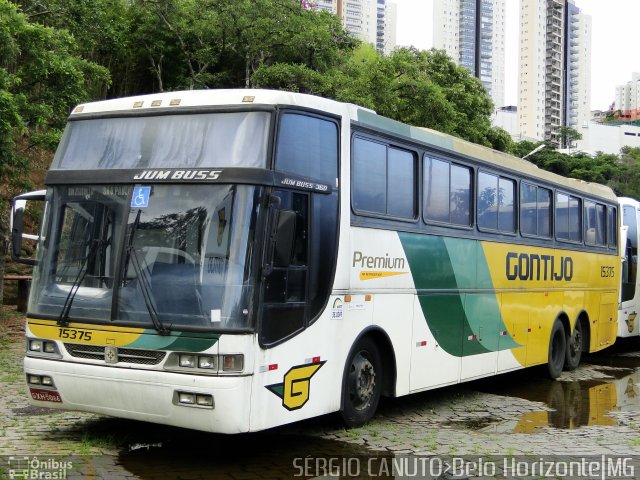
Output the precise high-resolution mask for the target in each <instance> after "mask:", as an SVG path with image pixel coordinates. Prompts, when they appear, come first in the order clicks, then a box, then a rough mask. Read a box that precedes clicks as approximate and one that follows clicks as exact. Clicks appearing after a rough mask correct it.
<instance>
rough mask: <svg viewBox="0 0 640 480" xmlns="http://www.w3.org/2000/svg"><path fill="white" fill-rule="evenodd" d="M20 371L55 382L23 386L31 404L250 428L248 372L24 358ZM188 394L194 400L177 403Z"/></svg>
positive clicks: (201, 426)
mask: <svg viewBox="0 0 640 480" xmlns="http://www.w3.org/2000/svg"><path fill="white" fill-rule="evenodd" d="M24 370H25V373H26V375H27V378H29V376H30V375H36V376H40V377H50V378H51V379H52V381H53V386H41V385H33V384H28V385H27V389H28V394H29V396H30V402H31V403H32V404H33V405H37V406H41V407H50V408H60V409H66V410H78V411H84V412H92V413H98V414H103V415H110V416H113V417H120V418H128V419H132V420H142V421H147V422H153V423H161V424H165V425H174V426H177V427H184V428H192V429H195V430H203V431H208V432H218V433H241V432H247V431H249V419H250V406H251V379H252V377H251V376H243V377H223V376H202V375H188V374H180V373H173V372H166V371H155V370H136V369H130V368H118V367H107V366H101V365H86V364H80V363H71V362H63V361H52V360H43V359H40V358H33V357H25V359H24ZM180 393H182V394H183V396H182V397H181V396H180ZM190 394H193V397H191V396H190ZM191 398H193V400H194V403H193V404H189V403H181V402H180V399H182V400H189V399H191ZM209 398H211V405H209V401H208V399H209ZM196 399H197V400H199V401H200V403H201V405H198V404H197V401H196Z"/></svg>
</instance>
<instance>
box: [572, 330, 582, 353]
mask: <svg viewBox="0 0 640 480" xmlns="http://www.w3.org/2000/svg"><path fill="white" fill-rule="evenodd" d="M581 351H582V332H581V331H580V329H579V328H578V327H576V328H575V330H574V331H573V335H571V337H570V338H569V355H571V357H572V358H576V357H577V356H578V355H580V352H581Z"/></svg>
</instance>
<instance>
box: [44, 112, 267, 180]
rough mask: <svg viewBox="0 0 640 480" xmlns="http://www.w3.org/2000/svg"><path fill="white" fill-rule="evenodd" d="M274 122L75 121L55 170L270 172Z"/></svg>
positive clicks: (193, 118) (216, 117)
mask: <svg viewBox="0 0 640 480" xmlns="http://www.w3.org/2000/svg"><path fill="white" fill-rule="evenodd" d="M270 118H271V114H270V113H268V112H228V113H201V114H192V115H160V116H134V117H110V118H93V119H84V120H74V121H71V122H69V124H68V125H67V127H66V129H65V132H64V135H63V137H62V140H61V142H60V146H59V147H58V150H57V151H56V155H55V158H54V160H53V163H52V165H51V169H52V170H67V169H68V170H93V169H106V168H109V169H111V168H113V169H134V168H196V167H217V168H220V167H254V168H265V167H266V164H267V160H266V159H267V145H268V139H269V125H270Z"/></svg>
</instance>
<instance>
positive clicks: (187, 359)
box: [164, 352, 244, 403]
mask: <svg viewBox="0 0 640 480" xmlns="http://www.w3.org/2000/svg"><path fill="white" fill-rule="evenodd" d="M164 367H165V369H167V370H173V371H178V372H180V371H181V372H185V373H186V372H189V373H199V374H202V375H216V374H233V373H241V372H242V371H243V370H244V355H243V354H241V353H234V354H222V355H195V354H192V353H180V352H174V353H172V354H171V355H170V356H169V358H167V361H166V363H165V365H164ZM180 403H182V402H180Z"/></svg>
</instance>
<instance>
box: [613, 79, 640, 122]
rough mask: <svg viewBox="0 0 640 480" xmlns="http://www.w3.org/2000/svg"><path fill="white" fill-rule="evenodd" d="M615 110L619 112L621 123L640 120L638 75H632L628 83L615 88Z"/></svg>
mask: <svg viewBox="0 0 640 480" xmlns="http://www.w3.org/2000/svg"><path fill="white" fill-rule="evenodd" d="M616 110H620V116H619V118H620V120H622V121H627V122H635V121H637V120H640V73H638V72H636V73H633V75H632V76H631V81H630V82H627V83H626V84H625V85H619V86H617V87H616Z"/></svg>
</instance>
